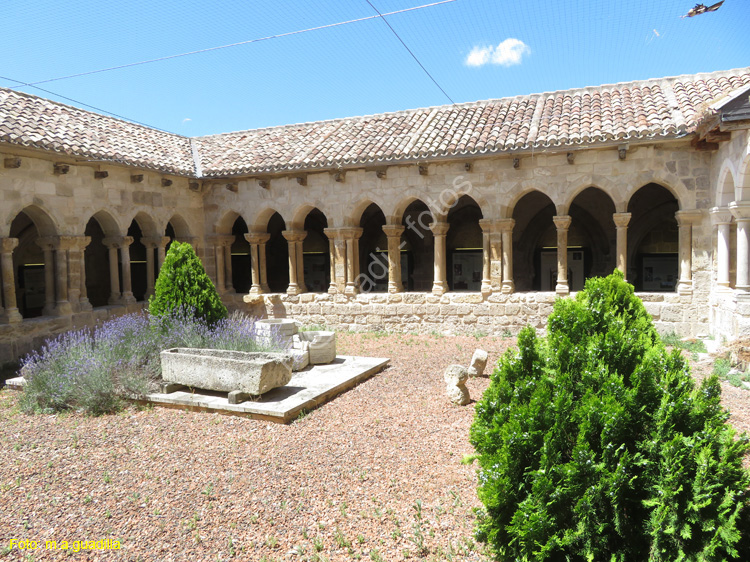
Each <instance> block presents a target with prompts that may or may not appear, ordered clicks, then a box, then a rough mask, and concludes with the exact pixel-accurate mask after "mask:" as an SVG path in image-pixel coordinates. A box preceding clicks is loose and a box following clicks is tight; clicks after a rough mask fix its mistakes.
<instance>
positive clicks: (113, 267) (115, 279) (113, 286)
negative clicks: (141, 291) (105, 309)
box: [102, 236, 135, 304]
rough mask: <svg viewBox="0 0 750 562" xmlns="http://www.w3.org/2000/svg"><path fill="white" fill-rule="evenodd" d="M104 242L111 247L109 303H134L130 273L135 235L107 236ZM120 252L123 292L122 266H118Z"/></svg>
mask: <svg viewBox="0 0 750 562" xmlns="http://www.w3.org/2000/svg"><path fill="white" fill-rule="evenodd" d="M102 243H103V244H104V245H105V246H106V247H107V248H108V249H109V286H110V292H109V301H108V302H109V304H132V303H134V302H135V297H134V296H133V286H132V278H131V274H130V245H131V244H132V243H133V237H132V236H119V237H114V236H113V237H107V238H104V239H103V240H102ZM118 253H119V257H120V264H121V267H122V293H121V292H120V268H118V267H117V264H118V259H117V258H118Z"/></svg>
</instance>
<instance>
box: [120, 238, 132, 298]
mask: <svg viewBox="0 0 750 562" xmlns="http://www.w3.org/2000/svg"><path fill="white" fill-rule="evenodd" d="M132 243H133V237H132V236H123V238H122V245H121V246H120V259H121V260H122V302H123V304H133V303H134V302H135V297H134V296H133V277H132V274H131V273H130V245H131V244H132Z"/></svg>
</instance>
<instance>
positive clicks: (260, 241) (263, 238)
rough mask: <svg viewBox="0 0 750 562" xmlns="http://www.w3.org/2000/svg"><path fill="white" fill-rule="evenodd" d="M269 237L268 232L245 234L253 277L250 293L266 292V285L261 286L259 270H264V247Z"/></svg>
mask: <svg viewBox="0 0 750 562" xmlns="http://www.w3.org/2000/svg"><path fill="white" fill-rule="evenodd" d="M270 238H271V235H270V234H268V233H265V232H263V233H261V232H249V233H247V234H245V240H247V241H248V243H249V244H250V271H251V274H252V278H253V284H252V286H251V287H250V294H251V295H260V294H262V293H267V292H268V286H267V285H266V287H265V288H264V287H263V282H262V280H261V271H265V269H266V268H265V263H263V262H265V257H266V253H265V247H266V242H268V240H269V239H270ZM261 248H263V250H264V251H263V262H261V250H260V249H261Z"/></svg>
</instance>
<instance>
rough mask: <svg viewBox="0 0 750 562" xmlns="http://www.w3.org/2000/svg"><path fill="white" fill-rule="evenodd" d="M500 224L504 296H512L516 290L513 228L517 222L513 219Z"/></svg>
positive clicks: (502, 220) (504, 220)
mask: <svg viewBox="0 0 750 562" xmlns="http://www.w3.org/2000/svg"><path fill="white" fill-rule="evenodd" d="M497 222H498V225H499V227H500V231H501V232H502V239H503V282H502V283H503V288H502V291H503V293H504V294H510V293H512V292H513V291H515V290H516V285H515V283H514V282H513V227H514V226H515V225H516V221H514V220H513V219H501V220H499V221H497Z"/></svg>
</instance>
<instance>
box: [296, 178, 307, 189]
mask: <svg viewBox="0 0 750 562" xmlns="http://www.w3.org/2000/svg"><path fill="white" fill-rule="evenodd" d="M297 184H298V185H301V186H302V187H306V186H307V176H297Z"/></svg>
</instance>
